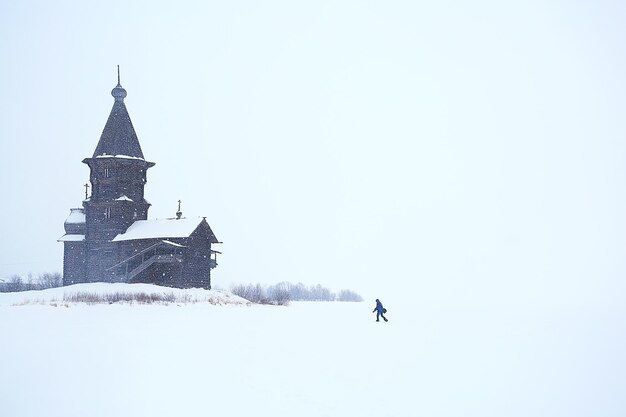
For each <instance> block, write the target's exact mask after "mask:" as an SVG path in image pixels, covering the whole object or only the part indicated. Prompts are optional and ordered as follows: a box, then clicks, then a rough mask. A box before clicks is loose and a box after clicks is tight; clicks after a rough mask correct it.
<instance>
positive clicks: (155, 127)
mask: <svg viewBox="0 0 626 417" xmlns="http://www.w3.org/2000/svg"><path fill="white" fill-rule="evenodd" d="M624 22H626V3H624V2H621V1H614V2H611V1H562V2H557V1H535V2H532V1H530V2H528V1H526V2H501V1H475V2H463V1H447V2H433V1H424V2H421V1H380V0H377V1H363V0H359V1H336V0H333V1H324V0H318V1H314V2H313V1H311V2H296V1H286V0H285V1H275V0H269V1H264V2H247V1H234V2H230V1H229V2H224V1H219V2H217V1H199V2H186V1H182V2H171V1H168V2H157V1H144V2H126V1H112V2H102V1H99V2H78V3H76V2H69V1H56V2H48V1H41V2H37V1H20V2H2V3H0V57H2V65H0V79H2V81H3V83H2V84H3V85H2V92H1V93H0V94H1V95H0V97H1V100H0V106H1V107H0V126H1V135H0V141H1V142H0V144H1V147H2V148H1V149H2V155H3V161H2V164H0V191H1V195H2V204H1V205H0V219H1V220H0V222H1V223H0V224H1V225H2V229H1V230H2V240H1V242H2V243H0V249H1V251H0V279H2V278H4V279H6V278H8V277H10V276H11V275H12V274H15V273H19V274H27V273H28V272H32V273H33V274H35V275H36V274H38V273H40V272H43V271H61V270H62V253H63V252H62V244H61V243H57V242H56V239H58V238H59V237H60V236H61V235H62V234H63V221H64V220H65V218H66V217H67V215H68V214H69V209H70V208H71V207H78V206H80V204H81V201H82V199H83V198H84V188H83V184H84V183H85V182H86V181H87V180H88V175H89V170H88V168H87V166H86V165H84V164H82V163H81V160H82V159H83V158H85V157H89V156H91V155H92V153H93V151H94V149H95V146H96V144H97V142H98V139H99V137H100V134H101V132H102V129H103V127H104V124H105V122H106V119H107V117H108V115H109V112H110V110H111V107H112V105H113V98H112V97H111V95H110V91H111V89H112V88H113V87H114V86H115V84H116V65H117V64H119V65H120V66H121V75H122V85H123V86H124V87H125V88H126V90H127V91H128V97H127V98H126V100H125V102H126V105H127V108H128V110H129V113H130V116H131V119H132V121H133V124H134V126H135V130H136V132H137V134H138V137H139V140H140V143H141V145H142V148H143V151H144V155H145V157H146V159H148V160H149V161H153V162H156V166H155V167H154V168H152V169H151V170H150V171H149V173H148V184H147V187H146V198H147V200H148V201H150V202H151V203H152V204H153V206H152V208H151V209H150V213H149V214H150V218H162V217H170V216H172V215H173V214H174V212H175V211H176V208H177V204H176V201H177V200H178V199H181V200H182V201H183V212H184V214H185V215H189V216H192V215H193V216H195V215H202V216H207V220H208V221H209V223H210V225H211V226H212V228H213V230H214V232H215V233H216V235H217V237H218V238H219V239H220V240H222V241H223V242H224V244H223V245H222V246H221V248H218V249H220V250H222V251H223V252H224V254H223V256H222V257H221V258H220V259H219V263H220V265H219V267H218V268H217V269H216V270H214V273H213V284H214V285H216V286H222V287H228V286H229V285H230V283H232V282H265V283H276V282H279V281H285V280H286V281H292V282H298V281H302V282H304V283H307V284H314V283H318V282H319V283H322V284H323V285H325V286H328V287H330V288H333V289H341V288H351V289H353V290H356V291H357V292H360V293H362V294H363V295H365V296H367V297H369V296H377V297H380V298H381V299H383V300H385V299H391V300H393V299H396V298H398V299H399V298H401V297H402V296H403V295H405V294H407V293H417V294H418V300H419V301H422V302H423V301H427V300H430V301H434V302H450V301H453V302H457V301H459V300H465V301H469V302H480V303H505V302H516V303H523V304H536V305H538V304H542V303H555V302H558V303H566V304H576V305H580V304H592V305H601V304H607V303H608V304H609V305H618V304H619V303H621V300H622V297H623V294H624V290H625V289H626V285H625V284H624V273H625V272H626V262H625V256H624V255H625V251H626V222H625V221H624V218H625V215H626V197H625V196H626V193H625V190H626V187H625V185H626V184H625V178H626V172H625V166H626V164H625V159H626V147H625V138H626V117H625V113H626V101H625V97H626V75H625V74H626V44H625V42H624V39H626V33H624V32H625V29H624V28H625V27H626V26H625V25H624Z"/></svg>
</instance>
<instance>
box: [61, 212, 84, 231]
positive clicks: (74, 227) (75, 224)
mask: <svg viewBox="0 0 626 417" xmlns="http://www.w3.org/2000/svg"><path fill="white" fill-rule="evenodd" d="M63 226H64V227H65V233H67V234H68V235H84V234H85V210H84V209H83V208H73V209H70V215H69V216H68V217H67V219H65V223H63Z"/></svg>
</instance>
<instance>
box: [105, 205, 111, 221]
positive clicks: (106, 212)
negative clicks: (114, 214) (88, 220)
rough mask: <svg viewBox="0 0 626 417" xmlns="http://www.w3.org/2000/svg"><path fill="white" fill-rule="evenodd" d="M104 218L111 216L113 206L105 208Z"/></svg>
mask: <svg viewBox="0 0 626 417" xmlns="http://www.w3.org/2000/svg"><path fill="white" fill-rule="evenodd" d="M104 218H105V219H110V218H111V207H107V208H105V209H104Z"/></svg>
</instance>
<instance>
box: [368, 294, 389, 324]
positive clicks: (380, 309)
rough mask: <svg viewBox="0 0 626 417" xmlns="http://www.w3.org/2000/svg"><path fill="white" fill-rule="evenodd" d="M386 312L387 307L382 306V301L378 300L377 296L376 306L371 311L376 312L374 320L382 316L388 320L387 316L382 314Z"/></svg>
mask: <svg viewBox="0 0 626 417" xmlns="http://www.w3.org/2000/svg"><path fill="white" fill-rule="evenodd" d="M386 312H387V309H386V308H385V307H383V303H381V302H380V300H379V299H378V298H377V299H376V307H375V308H374V311H372V313H376V321H380V320H379V318H380V317H382V318H383V320H385V321H389V320H387V318H386V317H385V316H384V315H383V314H385V313H386Z"/></svg>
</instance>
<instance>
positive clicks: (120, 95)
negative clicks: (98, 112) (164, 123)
mask: <svg viewBox="0 0 626 417" xmlns="http://www.w3.org/2000/svg"><path fill="white" fill-rule="evenodd" d="M111 95H112V96H113V97H114V98H115V102H114V103H113V109H111V114H109V119H108V120H107V123H106V125H105V126H104V130H103V131H102V135H101V136H100V141H99V142H98V146H96V151H95V152H94V153H93V157H94V158H95V157H97V156H100V155H127V156H130V157H135V158H141V159H144V157H143V152H141V146H140V145H139V139H137V134H136V133H135V128H133V123H132V122H131V121H130V116H129V115H128V110H126V105H125V104H124V97H126V90H124V88H122V86H121V85H120V83H119V81H118V83H117V86H116V87H115V88H114V89H113V90H112V91H111Z"/></svg>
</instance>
